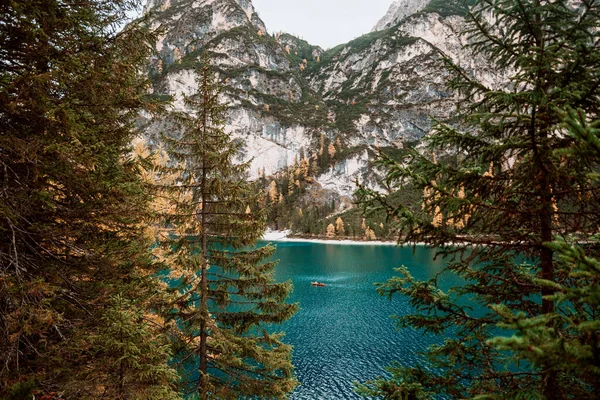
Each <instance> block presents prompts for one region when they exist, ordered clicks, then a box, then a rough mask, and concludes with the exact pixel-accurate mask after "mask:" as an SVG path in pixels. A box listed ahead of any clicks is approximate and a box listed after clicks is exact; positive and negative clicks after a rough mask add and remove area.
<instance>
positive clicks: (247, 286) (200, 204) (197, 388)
mask: <svg viewBox="0 0 600 400" xmlns="http://www.w3.org/2000/svg"><path fill="white" fill-rule="evenodd" d="M197 82H198V92H197V94H196V95H194V96H191V97H186V98H185V104H186V107H187V108H188V110H189V111H190V112H189V113H180V114H173V125H174V128H175V129H176V130H177V131H179V132H180V133H179V134H178V135H176V136H166V135H165V137H164V142H165V146H166V151H167V154H168V156H169V162H168V164H167V166H165V167H164V168H163V172H162V174H163V175H164V176H165V177H167V179H169V177H172V176H176V177H177V178H176V179H175V181H174V182H172V183H171V184H169V185H165V188H164V189H165V190H164V195H165V196H166V197H167V198H168V199H169V201H168V207H165V209H164V210H165V212H164V215H163V219H164V221H165V225H164V232H163V234H162V235H161V236H160V237H161V251H160V253H161V254H158V255H159V257H161V258H162V260H163V261H164V262H165V264H166V265H167V267H168V268H169V270H170V283H171V290H172V291H173V294H174V295H175V299H174V301H173V304H172V308H171V309H170V310H169V312H168V314H167V317H168V319H170V320H172V321H175V322H176V326H177V328H178V331H179V341H178V346H176V348H177V349H178V352H177V354H176V360H177V365H178V367H179V369H180V371H181V372H182V373H183V374H184V382H183V383H184V391H185V392H186V393H187V394H190V395H195V396H197V397H198V398H200V399H214V398H222V399H237V398H241V397H256V398H263V399H270V398H273V399H278V398H285V397H286V395H287V394H288V393H289V392H291V391H292V390H293V389H294V387H295V386H296V384H297V382H296V379H295V378H294V375H293V367H292V363H291V347H290V346H289V345H286V344H284V343H283V342H282V341H281V337H282V335H281V334H279V333H273V329H272V324H278V323H281V322H282V321H285V320H286V319H288V318H290V317H291V316H292V315H293V314H294V313H295V311H296V309H297V306H296V305H293V304H286V303H285V300H286V298H287V297H288V294H289V293H290V290H291V283H290V282H287V283H276V282H274V281H273V277H272V272H273V269H274V268H275V266H276V262H273V261H265V260H266V259H267V258H269V257H270V256H271V255H272V254H273V252H274V250H275V249H274V247H272V246H264V247H256V246H255V244H256V241H257V240H259V239H261V237H262V234H263V232H264V230H265V227H266V211H265V209H264V208H260V207H258V203H259V198H258V196H259V195H257V194H256V193H257V191H255V190H252V186H251V184H249V183H247V181H246V171H247V168H248V164H247V163H243V164H236V163H235V162H234V160H235V159H236V157H237V156H238V154H239V151H240V144H239V143H238V142H235V141H234V140H233V139H232V138H231V137H230V136H229V135H228V134H226V133H225V132H224V130H223V128H224V113H225V112H226V105H224V104H222V103H221V102H220V101H219V96H220V92H221V88H220V86H218V84H217V80H216V74H215V72H214V71H213V70H212V68H211V67H210V66H209V62H208V59H207V58H203V60H202V65H201V69H200V70H199V72H198V79H197Z"/></svg>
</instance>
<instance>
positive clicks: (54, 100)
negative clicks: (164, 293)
mask: <svg viewBox="0 0 600 400" xmlns="http://www.w3.org/2000/svg"><path fill="white" fill-rule="evenodd" d="M136 5H137V6H139V4H137V2H136V1H126V0H122V1H119V0H115V1H110V2H106V1H97V0H90V1H86V2H72V1H59V0H42V1H14V0H9V1H7V2H6V1H5V2H2V5H0V49H1V50H0V51H1V52H2V55H1V56H0V185H1V189H0V354H1V356H0V358H1V365H2V366H1V367H0V397H5V395H6V394H7V392H10V391H12V390H13V389H15V390H17V386H19V387H21V388H24V386H23V385H22V384H21V383H20V382H29V383H27V385H26V386H28V388H27V390H26V391H29V392H30V393H23V398H32V396H33V395H35V396H36V398H37V397H38V396H43V395H47V394H49V393H51V392H59V393H62V396H63V397H65V398H100V397H102V396H103V390H104V389H105V388H107V387H109V386H110V387H111V388H115V390H114V391H113V390H112V389H111V393H112V396H114V398H132V397H136V398H140V396H141V397H143V398H153V397H154V398H156V396H158V395H156V396H155V394H157V393H159V392H160V393H161V394H160V395H159V397H163V398H176V397H177V395H176V393H175V392H173V388H172V384H171V383H170V382H169V380H170V378H171V377H172V376H173V375H172V370H171V369H170V367H169V366H168V364H167V356H168V354H167V353H166V352H165V351H164V350H165V349H164V348H162V347H161V346H160V345H156V346H155V344H157V343H159V342H160V340H161V339H160V338H161V335H162V330H161V329H159V328H157V327H154V326H153V325H140V326H139V328H143V329H144V330H145V332H147V333H148V334H149V336H150V337H153V338H157V340H158V341H157V342H154V341H151V342H148V343H146V344H143V343H140V342H139V338H140V337H139V335H137V333H136V332H137V331H136V329H137V328H138V327H136V324H139V320H138V318H139V315H140V314H141V315H144V316H150V315H151V314H152V311H151V310H152V309H153V308H154V307H155V306H157V304H155V303H154V299H153V297H152V296H154V295H155V292H156V291H157V284H156V282H155V280H154V279H153V275H154V274H155V273H156V272H157V268H158V266H157V265H155V264H153V263H152V259H151V257H150V252H149V248H150V243H149V241H148V240H147V238H146V237H145V236H144V228H143V226H144V223H145V218H146V212H147V210H148V200H149V196H148V193H147V192H146V190H145V188H144V185H143V183H142V182H141V180H140V178H139V176H138V174H137V169H138V165H137V163H136V162H133V161H132V160H130V143H131V140H132V139H133V137H134V135H135V134H136V131H135V129H134V123H135V119H136V118H137V116H138V115H139V112H140V111H141V110H142V109H144V108H145V107H146V104H145V101H144V93H145V90H144V85H145V81H144V80H143V79H142V78H141V75H140V74H139V70H140V68H141V67H142V66H143V65H144V64H145V62H146V59H147V56H148V55H149V53H150V46H149V43H150V41H151V38H150V37H149V35H147V34H146V33H145V31H144V30H143V29H141V27H140V26H139V24H132V25H130V26H128V27H127V28H125V29H124V30H121V31H119V29H120V28H119V27H120V26H122V25H123V23H124V21H125V18H126V17H125V15H126V14H127V13H128V12H130V11H132V10H133V9H134V8H135V7H136ZM116 297H119V298H121V299H123V302H122V307H121V308H120V310H121V311H122V315H121V317H122V318H121V321H122V322H123V326H124V327H127V329H131V330H130V331H129V332H128V333H126V334H124V336H123V337H122V338H116V337H113V336H112V335H111V334H110V329H111V328H110V327H108V326H106V325H105V321H107V318H111V317H112V316H114V315H115V314H114V312H113V311H114V303H113V299H115V298H116ZM159 297H160V296H156V298H159ZM91 338H93V343H94V345H92V341H91ZM117 342H118V343H117ZM129 345H132V346H137V345H141V346H142V348H143V349H144V352H147V354H145V356H144V357H142V358H138V359H137V360H136V361H135V362H136V364H137V365H136V366H135V368H130V367H131V365H130V364H126V361H125V359H123V360H121V361H119V362H117V361H116V360H115V359H114V356H113V354H118V352H119V351H120V349H122V346H129ZM99 349H103V351H99ZM128 360H129V359H128ZM113 361H115V362H116V364H112V362H113ZM107 365H111V367H114V366H115V365H119V368H120V371H121V372H122V374H120V375H119V374H116V375H110V374H109V375H107V374H106V368H107ZM121 367H122V368H121ZM148 371H152V372H150V373H148V374H147V372H148ZM140 374H143V375H145V378H144V379H140V380H139V381H137V382H131V380H129V377H132V378H133V377H139V376H140ZM89 376H97V377H102V379H98V381H92V382H89V381H87V377H89ZM124 377H128V378H126V379H124ZM133 388H135V390H136V391H137V392H138V394H139V393H147V394H148V396H147V397H144V396H145V395H140V396H137V395H136V396H133V395H132V394H131V393H132V391H133V390H134V389H133ZM151 393H154V394H151Z"/></svg>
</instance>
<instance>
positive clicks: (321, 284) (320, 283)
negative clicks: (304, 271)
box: [310, 282, 325, 286]
mask: <svg viewBox="0 0 600 400" xmlns="http://www.w3.org/2000/svg"><path fill="white" fill-rule="evenodd" d="M310 284H311V285H313V286H325V284H324V283H323V282H311V283H310Z"/></svg>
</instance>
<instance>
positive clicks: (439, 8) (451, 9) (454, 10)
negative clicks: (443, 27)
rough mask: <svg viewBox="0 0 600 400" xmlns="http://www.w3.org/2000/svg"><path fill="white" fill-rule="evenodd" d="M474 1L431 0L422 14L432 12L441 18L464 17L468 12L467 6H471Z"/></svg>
mask: <svg viewBox="0 0 600 400" xmlns="http://www.w3.org/2000/svg"><path fill="white" fill-rule="evenodd" d="M475 3H476V0H431V1H430V2H429V4H427V6H425V8H424V9H423V12H434V13H437V14H439V15H440V16H442V17H449V16H451V15H458V16H461V17H464V16H466V15H467V14H468V12H469V6H473V5H474V4H475Z"/></svg>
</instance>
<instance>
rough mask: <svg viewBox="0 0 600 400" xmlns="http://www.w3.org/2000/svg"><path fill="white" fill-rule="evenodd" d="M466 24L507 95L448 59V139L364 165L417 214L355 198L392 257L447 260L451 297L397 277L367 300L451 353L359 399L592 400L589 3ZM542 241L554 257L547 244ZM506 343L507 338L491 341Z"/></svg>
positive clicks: (549, 5) (397, 372)
mask: <svg viewBox="0 0 600 400" xmlns="http://www.w3.org/2000/svg"><path fill="white" fill-rule="evenodd" d="M473 10H474V11H473V12H472V13H471V14H470V15H469V27H468V30H467V32H466V35H467V36H468V39H469V42H470V43H471V44H470V48H471V49H473V51H474V52H475V53H476V54H478V55H479V56H482V57H486V58H487V59H489V60H490V63H491V64H492V65H493V67H494V68H495V69H496V70H497V71H498V72H500V73H502V72H504V73H506V74H507V76H510V87H507V88H504V89H498V88H494V89H492V88H488V87H486V86H485V85H484V84H482V83H481V82H478V81H477V80H476V79H474V78H473V77H472V76H471V75H470V74H469V73H467V72H466V71H464V70H463V69H461V68H460V67H459V66H457V65H454V64H453V63H452V62H451V61H450V60H447V65H448V68H449V69H450V70H451V71H452V72H453V73H454V74H455V79H454V80H453V82H452V88H453V89H455V90H457V91H458V93H460V94H461V95H462V96H463V100H464V102H463V104H462V107H461V110H463V113H462V115H460V116H459V119H458V121H457V125H456V126H449V125H446V124H442V123H439V122H437V121H436V122H435V126H434V132H433V134H432V135H431V136H430V137H428V138H427V139H426V142H425V144H426V148H425V150H424V151H423V152H418V151H415V150H414V149H409V150H408V152H407V153H406V154H405V155H404V156H402V155H400V156H401V158H400V159H399V160H398V159H394V158H392V157H389V156H386V155H382V156H381V157H380V161H379V165H380V166H381V167H383V168H384V169H385V170H386V177H385V179H384V182H385V183H386V184H387V185H389V186H390V187H392V188H395V189H396V190H402V189H404V188H406V187H408V186H409V185H412V187H414V188H415V190H416V191H418V192H422V193H423V195H422V205H421V206H420V207H415V204H414V203H412V204H411V203H405V202H401V203H400V204H392V203H391V202H390V201H389V199H388V197H387V196H384V195H382V194H380V193H377V192H374V191H370V190H368V189H366V188H364V187H363V188H361V189H360V190H359V192H358V195H359V197H360V200H361V202H362V203H363V204H364V205H365V208H366V209H367V210H369V211H370V212H380V211H381V212H385V213H386V214H387V215H388V217H389V218H390V219H391V220H392V221H393V229H395V230H397V231H398V232H400V233H401V240H402V242H403V243H409V244H410V243H415V242H425V243H427V244H428V245H430V246H435V247H439V248H440V255H442V256H449V263H448V266H447V268H446V270H445V273H452V274H456V275H457V276H458V277H460V278H461V280H462V281H463V282H464V284H463V285H461V286H457V287H453V288H450V289H448V290H444V291H442V290H441V289H440V287H439V281H440V280H441V278H440V277H435V278H433V279H431V280H430V281H426V282H419V281H417V280H415V279H414V278H413V277H412V276H411V275H410V273H409V272H408V270H406V269H402V270H399V273H400V276H399V277H397V278H394V279H392V280H390V281H389V282H388V283H386V284H383V285H381V286H380V287H379V290H380V293H382V294H384V295H387V296H394V295H403V296H407V297H408V298H409V299H410V302H411V305H412V307H413V308H414V309H415V310H416V312H415V313H414V314H411V315H407V316H404V317H401V318H398V319H397V320H398V324H399V327H401V328H406V327H410V328H411V329H419V330H423V331H425V332H431V333H434V334H445V335H448V334H450V335H451V336H452V337H453V339H446V340H445V341H444V342H443V343H442V344H440V345H437V346H432V347H431V348H430V349H428V351H427V352H426V353H425V357H426V358H424V362H426V363H427V366H426V368H424V367H420V366H399V367H397V368H394V369H393V371H392V375H393V376H392V378H390V379H380V380H376V381H373V382H370V383H369V384H367V385H366V386H363V387H362V389H361V390H362V392H363V393H367V394H369V395H379V396H383V397H386V398H402V396H404V397H406V396H409V397H411V396H412V398H428V397H431V396H445V397H448V398H480V399H484V398H488V399H489V398H493V399H532V398H540V399H541V398H560V399H563V398H564V399H567V398H597V396H598V393H599V390H598V382H599V380H598V375H597V373H598V369H597V366H598V365H597V360H598V358H597V354H600V353H599V352H598V348H597V343H598V337H599V336H598V326H597V319H598V313H597V309H598V307H597V303H596V301H597V276H596V275H595V273H592V272H591V270H592V269H593V268H594V267H593V265H595V263H596V260H597V254H598V253H597V251H598V249H597V244H596V243H595V240H592V239H590V236H591V235H592V234H594V233H596V232H597V227H598V226H599V224H600V208H599V205H600V182H599V180H598V174H597V171H598V170H599V169H600V158H598V157H597V155H595V153H594V149H595V146H596V145H597V124H596V123H593V122H590V121H589V116H593V117H592V118H595V116H597V115H598V113H599V111H600V101H599V100H598V87H599V83H600V75H599V74H598V72H597V71H598V70H599V67H600V52H598V49H597V43H598V42H599V38H598V30H597V24H598V21H599V20H600V4H598V3H596V2H591V3H580V4H578V5H573V4H572V3H570V2H567V1H556V2H543V1H538V0H531V1H514V0H501V1H495V2H487V1H480V2H478V3H477V6H476V7H474V8H473ZM490 16H492V18H491V19H490ZM567 77H568V78H567ZM575 108H577V109H579V110H578V111H577V112H575V111H572V110H571V109H575ZM586 116H588V117H586ZM565 127H568V128H569V129H570V130H571V131H572V132H573V135H572V136H569V135H567V134H566V131H565ZM436 154H443V155H448V154H451V155H452V156H451V157H449V158H447V160H436V159H435V155H436ZM555 237H561V238H564V239H565V240H567V243H562V244H561V243H558V244H554V245H552V244H550V242H552V240H553V239H554V238H555ZM503 329H504V330H503ZM506 330H515V331H516V332H515V335H514V336H512V337H497V336H499V335H501V332H502V333H505V332H507V331H506ZM508 335H509V336H510V333H508Z"/></svg>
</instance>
